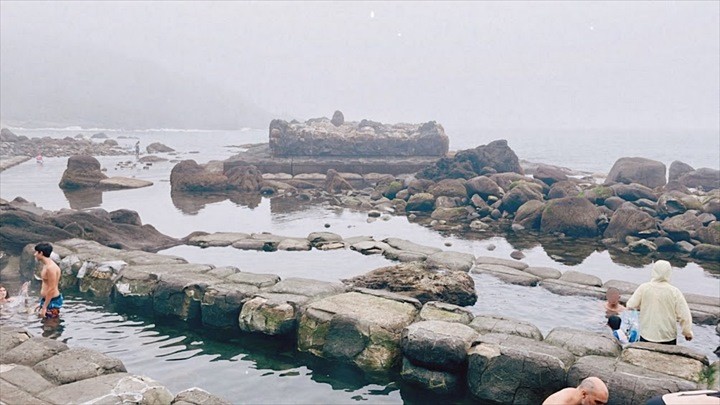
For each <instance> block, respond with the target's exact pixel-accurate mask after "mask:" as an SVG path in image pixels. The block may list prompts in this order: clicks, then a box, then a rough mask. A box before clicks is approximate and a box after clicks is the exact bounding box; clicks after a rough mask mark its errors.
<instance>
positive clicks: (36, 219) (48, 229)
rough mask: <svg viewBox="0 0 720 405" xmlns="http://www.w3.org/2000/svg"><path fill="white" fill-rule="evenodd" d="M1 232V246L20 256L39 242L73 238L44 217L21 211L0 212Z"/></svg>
mask: <svg viewBox="0 0 720 405" xmlns="http://www.w3.org/2000/svg"><path fill="white" fill-rule="evenodd" d="M0 230H1V232H0V245H1V246H2V249H3V250H5V251H7V252H8V253H12V254H20V252H21V251H22V250H23V248H24V247H25V246H27V245H28V244H31V243H32V244H35V243H37V241H39V240H44V241H48V242H55V241H58V240H63V239H71V238H72V237H73V234H71V233H70V232H68V231H66V230H64V229H62V228H58V227H56V226H54V225H53V224H52V223H49V222H48V221H47V220H46V219H45V218H44V217H42V216H39V215H36V214H33V213H30V212H25V211H21V210H3V211H0Z"/></svg>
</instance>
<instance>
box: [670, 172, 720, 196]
mask: <svg viewBox="0 0 720 405" xmlns="http://www.w3.org/2000/svg"><path fill="white" fill-rule="evenodd" d="M678 181H679V182H680V184H682V185H683V186H685V187H689V188H701V189H703V190H705V191H709V190H717V189H720V170H716V169H709V168H707V167H703V168H700V169H697V170H695V171H693V172H689V173H685V174H683V175H682V176H681V177H680V178H679V179H678Z"/></svg>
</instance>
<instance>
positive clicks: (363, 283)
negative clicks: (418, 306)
mask: <svg viewBox="0 0 720 405" xmlns="http://www.w3.org/2000/svg"><path fill="white" fill-rule="evenodd" d="M343 282H344V283H345V284H347V285H349V286H351V287H359V288H369V289H373V290H386V291H390V292H395V293H398V294H402V295H405V296H409V297H413V298H415V299H417V300H419V301H420V302H422V303H426V302H429V301H440V302H445V303H450V304H455V305H460V306H467V305H473V304H475V302H476V301H477V292H476V291H475V281H474V280H473V279H472V277H470V275H468V274H467V273H465V272H463V271H443V270H434V269H432V268H431V267H430V266H429V265H427V264H425V263H422V262H409V263H401V264H398V265H395V266H389V267H381V268H379V269H375V270H372V271H370V272H369V273H366V274H364V275H361V276H357V277H354V278H351V279H348V280H343Z"/></svg>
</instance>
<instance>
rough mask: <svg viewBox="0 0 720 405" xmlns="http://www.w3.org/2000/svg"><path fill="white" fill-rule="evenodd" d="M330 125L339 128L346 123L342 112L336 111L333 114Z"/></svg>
mask: <svg viewBox="0 0 720 405" xmlns="http://www.w3.org/2000/svg"><path fill="white" fill-rule="evenodd" d="M330 123H332V124H333V125H335V126H336V127H339V126H340V125H342V124H344V123H345V116H344V115H343V113H342V111H340V110H335V112H334V113H333V116H332V119H331V120H330Z"/></svg>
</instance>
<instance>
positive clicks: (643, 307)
mask: <svg viewBox="0 0 720 405" xmlns="http://www.w3.org/2000/svg"><path fill="white" fill-rule="evenodd" d="M671 272H672V267H671V266H670V263H669V262H667V261H665V260H658V261H657V262H655V264H654V265H653V269H652V278H651V279H650V281H649V282H647V283H643V284H641V285H640V287H638V288H637V290H635V293H633V295H632V297H630V299H629V300H628V302H627V307H628V308H630V309H638V310H640V341H641V342H651V343H662V344H668V345H674V344H677V322H678V321H679V322H680V326H681V327H682V335H683V336H684V337H685V339H686V340H688V341H690V340H692V338H693V332H692V316H691V315H690V308H689V307H688V304H687V301H685V296H683V294H682V292H681V291H680V290H679V289H678V288H677V287H675V286H673V285H672V284H670V273H671Z"/></svg>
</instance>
